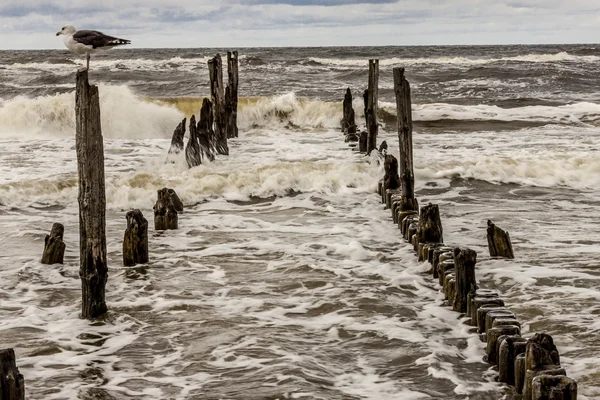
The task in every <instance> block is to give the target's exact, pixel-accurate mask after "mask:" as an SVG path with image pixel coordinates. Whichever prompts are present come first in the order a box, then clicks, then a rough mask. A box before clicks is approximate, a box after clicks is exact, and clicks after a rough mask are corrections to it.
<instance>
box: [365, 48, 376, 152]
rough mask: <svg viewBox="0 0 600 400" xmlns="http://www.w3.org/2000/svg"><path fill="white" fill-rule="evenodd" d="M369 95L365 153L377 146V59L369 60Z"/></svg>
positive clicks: (366, 115)
mask: <svg viewBox="0 0 600 400" xmlns="http://www.w3.org/2000/svg"><path fill="white" fill-rule="evenodd" d="M368 91H369V96H368V107H367V113H366V114H365V119H366V121H367V131H368V132H369V136H368V139H367V154H371V151H373V150H375V149H376V148H377V131H378V129H379V128H378V126H377V102H378V99H379V60H369V89H368Z"/></svg>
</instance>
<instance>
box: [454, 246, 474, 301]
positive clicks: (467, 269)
mask: <svg viewBox="0 0 600 400" xmlns="http://www.w3.org/2000/svg"><path fill="white" fill-rule="evenodd" d="M476 263H477V252H475V251H474V250H471V249H463V248H459V247H457V248H455V249H454V264H455V268H456V297H455V299H454V305H453V309H454V311H458V312H459V313H466V312H467V304H468V303H467V295H468V294H469V293H475V291H476V290H477V282H476V280H475V264H476Z"/></svg>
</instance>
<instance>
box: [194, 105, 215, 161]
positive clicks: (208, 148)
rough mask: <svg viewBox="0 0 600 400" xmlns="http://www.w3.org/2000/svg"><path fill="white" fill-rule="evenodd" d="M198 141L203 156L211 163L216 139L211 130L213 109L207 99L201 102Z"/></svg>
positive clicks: (213, 157)
mask: <svg viewBox="0 0 600 400" xmlns="http://www.w3.org/2000/svg"><path fill="white" fill-rule="evenodd" d="M198 140H199V141H200V148H201V149H202V151H203V152H204V156H205V157H206V158H208V159H209V160H210V161H213V160H214V159H215V154H216V153H217V137H216V135H215V131H214V129H213V109H212V103H211V101H210V100H209V99H204V100H202V107H201V108H200V122H198Z"/></svg>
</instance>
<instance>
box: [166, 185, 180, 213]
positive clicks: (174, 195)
mask: <svg viewBox="0 0 600 400" xmlns="http://www.w3.org/2000/svg"><path fill="white" fill-rule="evenodd" d="M167 191H168V192H169V196H171V202H172V203H173V207H175V211H177V212H183V201H181V199H180V198H179V196H178V195H177V192H175V189H167Z"/></svg>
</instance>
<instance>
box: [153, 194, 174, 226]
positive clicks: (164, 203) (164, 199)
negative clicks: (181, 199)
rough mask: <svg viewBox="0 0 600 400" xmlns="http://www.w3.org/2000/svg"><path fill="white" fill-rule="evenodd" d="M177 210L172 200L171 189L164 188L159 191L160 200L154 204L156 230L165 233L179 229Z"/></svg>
mask: <svg viewBox="0 0 600 400" xmlns="http://www.w3.org/2000/svg"><path fill="white" fill-rule="evenodd" d="M177 222H178V215H177V210H176V209H175V206H174V204H173V200H172V199H171V193H170V192H169V189H167V188H162V189H160V190H159V191H158V200H157V201H156V204H154V229H155V230H157V231H164V230H167V229H177Z"/></svg>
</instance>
